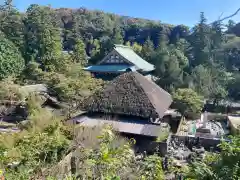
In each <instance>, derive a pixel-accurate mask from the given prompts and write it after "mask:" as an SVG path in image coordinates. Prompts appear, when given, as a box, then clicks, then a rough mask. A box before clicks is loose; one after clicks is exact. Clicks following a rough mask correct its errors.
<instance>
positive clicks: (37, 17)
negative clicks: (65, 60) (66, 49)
mask: <svg viewBox="0 0 240 180" xmlns="http://www.w3.org/2000/svg"><path fill="white" fill-rule="evenodd" d="M25 22H26V27H27V30H28V31H27V35H26V41H27V56H26V58H27V60H28V61H30V60H34V61H37V62H39V63H40V64H41V65H42V69H43V70H55V69H56V66H58V65H59V62H58V58H59V57H60V55H61V53H62V42H61V34H60V28H59V27H58V26H57V20H56V17H55V15H54V11H53V10H52V9H51V8H49V7H42V6H39V5H31V6H30V7H29V8H28V10H27V16H26V19H25Z"/></svg>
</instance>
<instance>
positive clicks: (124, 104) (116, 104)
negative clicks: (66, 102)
mask: <svg viewBox="0 0 240 180" xmlns="http://www.w3.org/2000/svg"><path fill="white" fill-rule="evenodd" d="M171 103H172V97H171V95H170V94H169V93H168V92H166V91H165V90H163V89H162V88H160V87H159V86H158V85H156V84H155V83H154V82H152V81H151V80H149V79H147V78H146V77H144V76H143V75H141V74H140V73H138V72H128V73H124V74H122V75H120V76H118V77H117V78H115V79H114V80H112V81H111V82H109V83H108V84H107V85H106V86H105V87H104V88H103V90H101V91H98V92H96V93H95V94H94V95H93V96H91V97H90V98H88V99H87V100H86V101H85V102H84V104H83V109H84V110H85V111H87V112H97V113H107V114H119V115H130V116H137V117H141V118H146V119H150V118H153V119H156V118H162V117H163V116H164V112H165V111H166V110H167V109H168V108H169V106H170V105H171Z"/></svg>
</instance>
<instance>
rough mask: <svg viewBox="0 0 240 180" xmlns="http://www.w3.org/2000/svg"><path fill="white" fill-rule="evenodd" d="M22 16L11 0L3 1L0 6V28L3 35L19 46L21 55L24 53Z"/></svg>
mask: <svg viewBox="0 0 240 180" xmlns="http://www.w3.org/2000/svg"><path fill="white" fill-rule="evenodd" d="M22 17H23V16H22V15H21V13H20V12H19V11H18V10H17V9H16V8H14V6H13V5H12V1H11V0H8V1H5V3H4V5H3V6H1V8H0V19H1V20H0V22H1V25H0V30H1V31H2V32H3V33H4V34H5V37H6V38H7V39H9V40H10V41H12V42H13V43H14V44H15V45H16V47H17V48H19V50H20V52H21V53H22V55H24V53H25V37H24V35H25V34H24V33H25V26H24V23H23V18H22Z"/></svg>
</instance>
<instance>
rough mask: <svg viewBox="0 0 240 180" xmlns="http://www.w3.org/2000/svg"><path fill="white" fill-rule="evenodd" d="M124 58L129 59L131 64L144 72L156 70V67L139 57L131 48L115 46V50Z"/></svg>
mask: <svg viewBox="0 0 240 180" xmlns="http://www.w3.org/2000/svg"><path fill="white" fill-rule="evenodd" d="M114 49H115V50H116V51H117V52H118V53H119V54H120V55H121V56H122V57H124V58H125V59H127V60H128V61H129V62H131V63H132V64H134V65H135V66H136V69H142V70H143V71H152V70H154V66H153V65H152V64H150V63H148V62H147V61H145V60H144V59H142V58H141V57H140V56H139V55H137V54H136V53H135V52H134V51H133V50H132V48H131V47H129V46H124V45H115V48H114Z"/></svg>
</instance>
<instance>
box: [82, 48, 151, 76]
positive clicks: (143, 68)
mask: <svg viewBox="0 0 240 180" xmlns="http://www.w3.org/2000/svg"><path fill="white" fill-rule="evenodd" d="M84 70H86V71H89V72H91V73H92V75H93V76H94V77H96V78H101V79H106V80H112V79H114V78H115V77H117V76H118V75H120V74H122V73H125V72H129V71H137V72H139V73H141V74H142V75H144V76H147V77H148V78H149V77H151V76H150V73H151V72H152V71H153V70H154V66H153V65H152V64H150V63H148V62H147V61H145V60H144V59H142V58H141V57H140V56H138V55H137V54H136V53H135V52H134V51H133V50H132V48H131V47H129V46H124V45H115V47H114V49H113V50H112V51H111V52H110V53H109V54H108V55H107V56H106V57H104V58H103V59H102V60H101V61H100V62H99V63H98V64H96V65H92V66H88V67H85V68H84Z"/></svg>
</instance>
